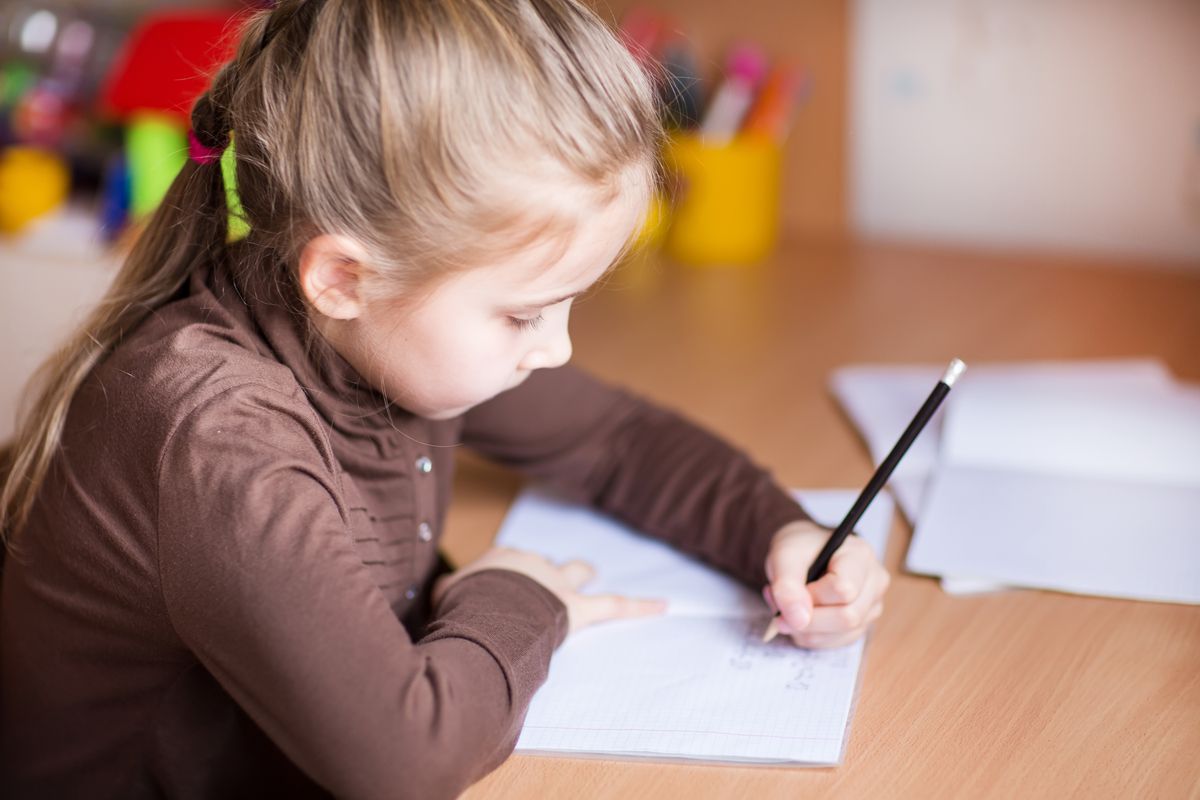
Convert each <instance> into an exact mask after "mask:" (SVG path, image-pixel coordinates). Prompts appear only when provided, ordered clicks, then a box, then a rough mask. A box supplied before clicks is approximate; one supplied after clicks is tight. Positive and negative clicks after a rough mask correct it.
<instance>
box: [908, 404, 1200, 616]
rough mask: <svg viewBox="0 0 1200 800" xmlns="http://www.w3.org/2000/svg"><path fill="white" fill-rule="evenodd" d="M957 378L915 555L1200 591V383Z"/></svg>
mask: <svg viewBox="0 0 1200 800" xmlns="http://www.w3.org/2000/svg"><path fill="white" fill-rule="evenodd" d="M955 392H957V393H958V397H957V398H956V399H957V402H956V403H955V404H954V405H953V406H952V407H951V408H949V409H948V411H947V415H946V419H945V423H944V425H943V428H942V452H941V464H940V466H939V467H938V469H937V472H936V473H935V476H934V479H933V482H932V484H931V486H930V487H929V490H928V494H927V496H926V498H925V502H924V505H923V506H922V508H921V514H920V517H919V520H918V522H917V526H916V530H915V531H914V533H913V541H912V545H911V547H910V548H909V553H908V567H909V569H911V570H913V571H914V572H921V573H925V574H934V575H976V576H980V577H985V578H989V579H993V580H997V581H1002V582H1004V583H1008V584H1013V585H1019V586H1031V587H1038V588H1046V589H1056V590H1059V591H1064V592H1077V593H1082V594H1098V595H1107V596H1110V597H1128V598H1134V599H1139V600H1157V601H1163V602H1174V603H1200V388H1189V387H1186V386H1185V385H1176V386H1172V387H1166V388H1158V387H1146V386H1138V385H1128V386H1124V387H1120V388H1117V387H1109V388H1107V389H1106V390H1105V391H1096V390H1094V389H1093V388H1091V387H1081V386H1073V385H1064V384H1061V383H1060V384H1057V385H1051V384H1045V385H1043V386H1041V387H1040V388H1039V390H1038V391H1036V392H1031V391H1029V390H1028V386H1027V385H1020V384H1017V385H1014V384H1012V383H1010V382H1005V381H987V380H984V381H976V382H974V383H972V382H969V381H964V382H963V385H962V387H961V389H960V388H958V387H956V388H955Z"/></svg>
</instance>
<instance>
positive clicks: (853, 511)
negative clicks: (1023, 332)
mask: <svg viewBox="0 0 1200 800" xmlns="http://www.w3.org/2000/svg"><path fill="white" fill-rule="evenodd" d="M966 369H967V365H966V364H964V363H963V362H962V361H960V360H959V359H957V358H956V359H954V360H953V361H951V362H950V366H948V367H947V368H946V373H945V374H944V375H943V376H942V379H941V380H940V381H938V382H937V385H935V386H934V387H933V391H932V392H930V393H929V397H928V398H927V399H926V400H925V403H924V404H923V405H922V406H921V408H920V409H918V410H917V415H916V416H915V417H913V421H912V422H910V423H908V427H907V428H905V429H904V433H902V434H900V440H899V441H897V442H896V445H895V447H893V448H892V451H891V452H890V453H888V455H887V458H885V459H884V460H883V463H881V464H880V465H879V469H877V470H875V474H874V475H872V476H871V480H869V481H868V482H867V485H866V488H864V489H863V490H862V493H861V494H860V495H859V496H858V499H857V500H855V501H854V505H853V506H851V507H850V510H849V511H848V512H846V516H845V518H844V519H842V523H841V524H840V525H838V526H837V528H836V529H835V530H834V532H833V535H831V536H830V537H829V540H828V541H826V542H825V546H824V547H822V548H821V552H820V553H818V554H817V557H816V559H814V560H813V563H812V566H811V567H809V568H808V578H807V580H806V581H805V583H812V582H813V581H815V580H817V579H818V578H820V577H821V576H822V575H824V574H825V570H827V569H829V560H830V559H831V558H833V554H834V553H836V552H837V549H838V548H839V547H841V546H842V542H844V541H846V537H847V536H849V535H850V533H851V531H853V530H854V526H855V525H857V524H858V521H859V519H861V518H862V515H863V513H865V512H866V510H867V506H869V505H871V501H872V500H874V499H875V495H877V494H879V490H880V489H882V488H883V487H884V485H885V484H886V483H887V481H888V478H890V477H891V476H892V471H893V470H895V469H896V465H897V464H899V463H900V459H902V458H904V454H905V453H907V452H908V448H909V447H911V446H912V443H913V442H914V441H915V440H916V438H917V435H918V434H920V433H921V430H922V429H923V428H924V427H925V425H926V423H928V422H929V420H930V418H932V417H933V414H934V412H936V411H937V410H938V406H940V405H941V404H942V400H943V399H945V397H946V395H947V394H948V393H949V392H950V387H951V386H953V385H954V382H955V381H956V380H958V376H960V375H962V374H963V372H964V371H966ZM781 616H782V614H781V613H780V612H778V611H776V612H775V616H773V617H772V618H771V623H770V624H769V625H767V630H766V632H765V633H764V634H763V641H764V642H769V641H771V640H772V639H774V638H775V637H776V636H777V635H779V618H780V617H781Z"/></svg>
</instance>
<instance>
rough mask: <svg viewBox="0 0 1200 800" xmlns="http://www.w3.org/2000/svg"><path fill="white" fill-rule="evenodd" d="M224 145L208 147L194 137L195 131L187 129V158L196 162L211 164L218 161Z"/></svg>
mask: <svg viewBox="0 0 1200 800" xmlns="http://www.w3.org/2000/svg"><path fill="white" fill-rule="evenodd" d="M224 150H225V148H224V147H209V146H208V145H206V144H205V143H204V142H202V141H200V140H199V139H197V138H196V132H195V131H188V158H190V159H191V160H192V161H195V162H196V163H197V164H211V163H212V162H214V161H219V160H220V158H221V153H222V152H223V151H224Z"/></svg>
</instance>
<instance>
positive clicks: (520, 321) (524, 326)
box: [508, 314, 546, 331]
mask: <svg viewBox="0 0 1200 800" xmlns="http://www.w3.org/2000/svg"><path fill="white" fill-rule="evenodd" d="M545 321H546V318H545V317H543V316H542V315H541V314H538V315H537V316H536V317H531V318H529V319H525V318H524V317H509V318H508V324H509V325H511V326H513V327H514V328H516V329H517V330H519V331H535V330H537V329H538V328H539V327H541V325H542V323H543V322H545Z"/></svg>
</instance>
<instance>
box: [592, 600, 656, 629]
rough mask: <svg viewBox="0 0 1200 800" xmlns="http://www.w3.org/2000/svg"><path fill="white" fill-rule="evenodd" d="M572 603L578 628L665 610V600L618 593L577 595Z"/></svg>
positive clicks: (653, 614)
mask: <svg viewBox="0 0 1200 800" xmlns="http://www.w3.org/2000/svg"><path fill="white" fill-rule="evenodd" d="M573 604H574V606H575V608H576V610H577V611H578V614H577V619H576V620H574V622H576V625H575V627H578V628H583V627H586V626H588V625H593V624H595V623H597V622H607V621H610V620H616V619H636V618H639V617H655V616H659V615H660V614H663V613H665V612H666V610H667V602H666V601H665V600H659V599H650V598H640V597H626V596H625V595H619V594H594V595H579V596H578V597H577V598H575V600H574V603H573Z"/></svg>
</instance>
